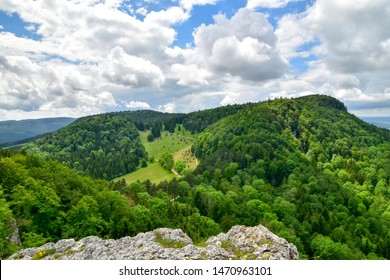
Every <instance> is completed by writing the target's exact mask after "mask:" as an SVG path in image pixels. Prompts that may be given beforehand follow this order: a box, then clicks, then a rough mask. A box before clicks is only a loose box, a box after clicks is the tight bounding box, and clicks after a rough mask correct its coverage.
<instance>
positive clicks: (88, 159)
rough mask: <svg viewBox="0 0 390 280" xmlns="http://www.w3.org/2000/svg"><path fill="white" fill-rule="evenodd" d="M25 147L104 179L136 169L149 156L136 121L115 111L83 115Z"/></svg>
mask: <svg viewBox="0 0 390 280" xmlns="http://www.w3.org/2000/svg"><path fill="white" fill-rule="evenodd" d="M23 150H24V151H26V152H27V153H34V154H37V155H40V156H42V157H44V158H48V159H55V160H58V161H59V162H61V163H63V164H65V165H67V166H69V167H71V168H73V169H75V170H77V171H79V172H81V173H83V174H87V175H90V176H92V177H94V178H103V179H112V178H115V177H118V176H120V175H123V174H126V173H129V172H131V171H134V170H136V169H137V168H138V167H139V166H140V165H141V163H142V161H144V160H146V159H147V154H146V153H145V149H144V147H143V145H142V144H141V140H140V138H139V135H138V131H137V128H136V127H135V125H134V123H133V122H132V121H131V120H129V119H127V118H121V117H118V116H115V114H103V115H98V116H91V117H84V118H80V119H78V120H77V121H75V122H74V123H72V124H71V125H69V126H67V127H65V128H63V129H60V130H58V131H56V132H54V133H52V134H49V135H47V136H44V137H42V138H39V139H37V140H35V141H34V142H33V143H30V144H27V145H26V146H24V147H23Z"/></svg>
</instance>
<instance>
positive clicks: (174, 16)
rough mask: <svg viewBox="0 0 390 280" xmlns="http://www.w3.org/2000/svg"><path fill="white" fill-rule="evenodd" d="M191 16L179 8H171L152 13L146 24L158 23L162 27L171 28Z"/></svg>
mask: <svg viewBox="0 0 390 280" xmlns="http://www.w3.org/2000/svg"><path fill="white" fill-rule="evenodd" d="M189 16H190V15H189V14H188V13H187V12H185V11H184V10H183V9H181V8H179V7H171V8H169V9H167V10H163V11H159V12H150V13H149V14H147V16H146V18H145V22H147V23H148V22H153V23H157V24H159V25H161V26H171V25H172V24H177V23H181V22H184V21H186V20H187V19H188V18H189Z"/></svg>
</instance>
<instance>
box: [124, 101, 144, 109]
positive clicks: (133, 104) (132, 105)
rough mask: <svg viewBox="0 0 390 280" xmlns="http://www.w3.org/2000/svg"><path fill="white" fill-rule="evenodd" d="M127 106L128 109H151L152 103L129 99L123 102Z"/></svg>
mask: <svg viewBox="0 0 390 280" xmlns="http://www.w3.org/2000/svg"><path fill="white" fill-rule="evenodd" d="M123 103H124V105H125V107H126V108H128V109H143V110H147V109H151V107H150V105H149V104H148V103H146V102H141V101H129V102H123Z"/></svg>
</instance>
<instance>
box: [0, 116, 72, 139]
mask: <svg viewBox="0 0 390 280" xmlns="http://www.w3.org/2000/svg"><path fill="white" fill-rule="evenodd" d="M75 120H76V119H73V118H47V119H36V120H21V121H0V144H5V143H11V142H15V141H19V140H23V139H26V138H31V137H34V136H38V135H41V134H45V133H48V132H52V131H55V130H58V129H60V128H62V127H65V126H67V125H69V124H71V123H72V122H74V121H75Z"/></svg>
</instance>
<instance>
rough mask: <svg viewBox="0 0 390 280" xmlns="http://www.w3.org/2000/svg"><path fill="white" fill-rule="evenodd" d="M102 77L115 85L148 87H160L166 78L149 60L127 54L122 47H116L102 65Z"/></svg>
mask: <svg viewBox="0 0 390 280" xmlns="http://www.w3.org/2000/svg"><path fill="white" fill-rule="evenodd" d="M100 68H101V75H102V76H103V77H105V78H107V80H108V81H109V82H111V83H113V84H118V85H123V86H131V87H147V86H154V87H158V86H160V85H161V84H162V83H163V82H164V80H165V77H164V75H163V73H162V72H161V69H160V68H159V67H158V66H157V65H154V64H153V63H152V62H150V61H149V60H145V59H142V58H140V57H136V56H133V55H129V54H127V53H126V52H125V51H124V50H123V49H122V48H121V47H118V46H117V47H114V48H113V49H112V50H111V51H110V53H109V55H108V57H107V59H106V60H105V61H104V62H103V63H102V64H101V65H100Z"/></svg>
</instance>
